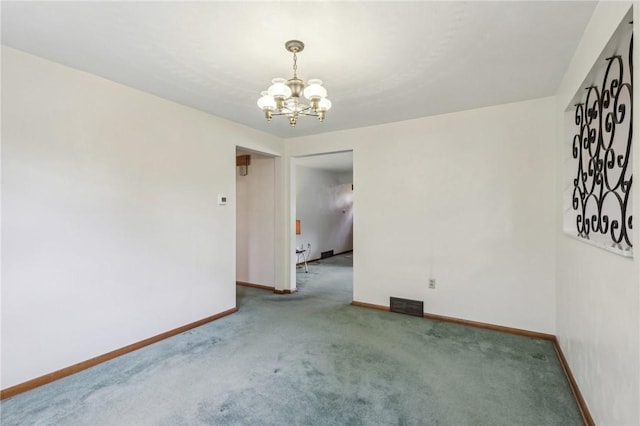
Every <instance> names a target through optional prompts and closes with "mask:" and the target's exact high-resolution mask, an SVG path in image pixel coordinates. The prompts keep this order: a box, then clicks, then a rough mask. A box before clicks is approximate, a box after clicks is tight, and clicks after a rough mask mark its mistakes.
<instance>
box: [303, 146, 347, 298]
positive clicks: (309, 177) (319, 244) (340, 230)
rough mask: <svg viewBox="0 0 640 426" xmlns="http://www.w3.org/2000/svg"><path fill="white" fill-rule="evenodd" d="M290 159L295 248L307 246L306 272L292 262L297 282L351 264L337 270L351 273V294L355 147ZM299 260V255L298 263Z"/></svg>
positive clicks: (308, 281)
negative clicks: (292, 166) (345, 270)
mask: <svg viewBox="0 0 640 426" xmlns="http://www.w3.org/2000/svg"><path fill="white" fill-rule="evenodd" d="M294 164H295V167H294V170H295V171H294V172H295V178H294V179H293V181H295V185H293V186H294V187H292V192H294V194H295V220H296V228H295V229H296V235H295V248H296V252H300V251H305V253H304V255H303V257H304V258H306V259H307V263H308V265H307V267H308V272H307V268H305V267H304V265H293V266H294V267H296V266H297V268H296V273H295V277H296V288H298V289H299V286H300V285H312V283H313V282H317V283H320V282H323V281H322V278H323V277H319V276H316V275H317V274H321V273H322V271H329V270H333V271H336V269H335V268H333V269H331V268H329V267H328V265H332V264H333V265H338V264H339V265H341V266H344V267H347V266H348V267H350V268H351V271H350V273H349V274H343V275H340V276H341V277H349V278H348V281H349V282H348V283H346V285H348V291H349V294H350V297H351V300H353V278H352V277H353V273H352V269H353V267H352V265H353V249H354V246H353V222H354V216H353V214H354V208H353V199H354V197H353V194H354V191H353V190H354V185H353V151H344V152H335V153H325V154H319V155H312V156H304V157H296V158H294ZM294 194H292V198H293V195H294ZM300 260H302V259H300V256H297V259H296V263H298V261H300ZM320 265H322V267H318V266H320ZM327 273H328V272H327ZM324 278H326V277H324ZM340 279H341V280H342V281H344V278H340ZM299 290H300V289H299Z"/></svg>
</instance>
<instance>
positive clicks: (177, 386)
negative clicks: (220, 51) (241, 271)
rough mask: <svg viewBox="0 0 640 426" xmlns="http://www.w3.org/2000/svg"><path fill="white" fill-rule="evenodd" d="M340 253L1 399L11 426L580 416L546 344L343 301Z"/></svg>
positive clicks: (345, 289) (451, 421) (569, 419)
mask: <svg viewBox="0 0 640 426" xmlns="http://www.w3.org/2000/svg"><path fill="white" fill-rule="evenodd" d="M351 262H352V259H351V258H350V257H346V256H337V257H334V258H331V259H326V260H323V261H322V262H317V263H314V264H312V265H310V267H309V268H310V271H309V274H305V273H304V271H303V270H298V290H299V291H298V293H296V294H294V295H275V294H272V293H270V292H268V291H264V290H258V289H253V288H246V287H238V289H237V291H238V293H237V294H238V308H239V312H238V313H236V314H234V315H231V316H228V317H225V318H223V319H220V320H218V321H215V322H213V323H209V324H207V325H204V326H202V327H199V328H197V329H193V330H191V331H189V332H186V333H183V334H181V335H178V336H175V337H172V338H169V339H167V340H164V341H162V342H159V343H157V344H154V345H151V346H148V347H146V348H143V349H141V350H138V351H136V352H133V353H130V354H128V355H125V356H122V357H120V358H117V359H114V360H112V361H109V362H107V363H104V364H101V365H99V366H96V367H94V368H91V369H89V370H86V371H83V372H81V373H78V374H76V375H74V376H71V377H68V378H65V379H62V380H59V381H57V382H54V383H51V384H49V385H46V386H43V387H41V388H38V389H36V390H33V391H31V392H27V393H24V394H22V395H18V396H16V397H14V398H10V399H8V400H5V401H3V402H2V404H1V406H0V407H1V410H2V411H1V420H2V421H1V423H2V425H3V426H9V425H91V426H98V425H118V426H120V425H574V424H575V425H578V424H582V422H581V418H580V415H579V412H578V409H577V406H576V404H575V401H574V399H573V397H572V394H571V391H570V389H569V387H568V385H567V382H566V379H565V377H564V375H563V373H562V370H561V367H560V364H559V362H558V360H557V358H556V355H555V352H554V349H553V347H552V345H551V343H550V342H547V341H543V340H538V339H530V338H526V337H520V336H513V335H509V334H503V333H498V332H493V331H488V330H482V329H477V328H471V327H466V326H461V325H455V324H449V323H442V322H437V321H431V320H425V319H421V318H416V317H410V316H406V315H399V314H392V313H388V312H381V311H375V310H369V309H364V308H358V307H354V306H351V305H349V303H350V302H351V296H352V293H351V280H352V278H351V277H352V267H351V265H352V263H351Z"/></svg>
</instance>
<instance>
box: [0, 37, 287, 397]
mask: <svg viewBox="0 0 640 426" xmlns="http://www.w3.org/2000/svg"><path fill="white" fill-rule="evenodd" d="M282 143H283V142H282V141H281V140H280V139H277V138H274V137H271V136H268V135H265V134H263V133H260V132H257V131H254V130H250V129H247V128H245V127H243V126H239V125H236V124H233V123H230V122H228V121H225V120H222V119H218V118H216V117H213V116H210V115H208V114H205V113H202V112H199V111H196V110H193V109H190V108H186V107H184V106H181V105H178V104H175V103H172V102H169V101H166V100H162V99H160V98H157V97H154V96H151V95H148V94H146V93H143V92H140V91H137V90H133V89H130V88H127V87H125V86H122V85H119V84H116V83H113V82H110V81H108V80H104V79H102V78H99V77H96V76H93V75H90V74H87V73H84V72H80V71H76V70H73V69H70V68H67V67H64V66H61V65H58V64H55V63H52V62H49V61H46V60H43V59H39V58H37V57H34V56H30V55H27V54H24V53H22V52H19V51H17V50H13V49H10V48H6V47H3V48H2V154H3V155H2V208H3V212H2V213H3V214H2V231H3V232H2V388H3V389H4V388H7V387H10V386H12V385H15V384H18V383H21V382H24V381H26V380H29V379H32V378H35V377H38V376H40V375H43V374H46V373H50V372H52V371H55V370H58V369H60V368H64V367H67V366H69V365H72V364H75V363H77V362H80V361H84V360H86V359H89V358H91V357H94V356H97V355H100V354H103V353H106V352H109V351H111V350H114V349H116V348H119V347H122V346H125V345H128V344H131V343H134V342H137V341H140V340H142V339H145V338H147V337H150V336H153V335H156V334H158V333H162V332H165V331H167V330H171V329H173V328H176V327H179V326H182V325H185V324H187V323H190V322H193V321H196V320H199V319H202V318H205V317H207V316H210V315H213V314H217V313H219V312H222V311H224V310H227V309H230V308H233V307H234V306H235V285H234V282H235V273H236V271H235V221H236V219H235V160H234V159H235V147H236V145H242V146H246V147H256V148H260V149H261V150H263V151H273V152H275V153H278V154H282V152H281V151H282V149H283V148H282ZM218 194H225V195H227V196H228V197H229V204H228V205H227V206H218V204H217V199H216V198H217V195H218Z"/></svg>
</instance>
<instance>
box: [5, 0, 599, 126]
mask: <svg viewBox="0 0 640 426" xmlns="http://www.w3.org/2000/svg"><path fill="white" fill-rule="evenodd" d="M1 7H2V43H3V44H5V45H7V46H11V47H14V48H17V49H20V50H23V51H26V52H29V53H32V54H35V55H38V56H42V57H45V58H48V59H51V60H53V61H56V62H60V63H63V64H66V65H69V66H71V67H74V68H78V69H81V70H84V71H88V72H90V73H93V74H97V75H100V76H103V77H105V78H108V79H110V80H114V81H117V82H120V83H122V84H125V85H128V86H131V87H135V88H138V89H141V90H144V91H146V92H149V93H153V94H155V95H158V96H161V97H164V98H167V99H171V100H173V101H176V102H179V103H181V104H184V105H189V106H192V107H194V108H197V109H200V110H203V111H207V112H210V113H212V114H215V115H217V116H220V117H224V118H227V119H229V120H232V121H235V122H238V123H242V124H244V125H247V126H250V127H253V128H256V129H259V130H262V131H265V132H269V133H272V134H275V135H279V136H281V137H286V138H289V137H295V136H303V135H309V134H314V133H321V132H326V131H334V130H340V129H347V128H353V127H362V126H368V125H373V124H380V123H385V122H392V121H400V120H406V119H411V118H417V117H423V116H429V115H435V114H442V113H446V112H453V111H460V110H465V109H470V108H477V107H482V106H489V105H495V104H502V103H508V102H515V101H520V100H525V99H531V98H537V97H543V96H549V95H552V94H553V93H554V91H555V89H556V87H557V85H558V84H559V82H560V79H561V77H562V75H563V73H564V71H565V70H566V67H567V65H568V63H569V61H570V59H571V57H572V55H573V52H574V51H575V48H576V46H577V44H578V41H579V39H580V37H581V35H582V33H583V31H584V28H585V26H586V24H587V22H588V20H589V18H590V16H591V14H592V12H593V9H594V7H595V3H593V2H575V1H573V2H556V1H552V2H543V1H531V2H504V1H503V2H402V1H392V2H362V1H353V2H328V1H327V2H286V1H279V2H270V1H262V2H239V1H237V2H112V1H106V2H48V1H47V2H11V1H2V2H1ZM289 39H300V40H302V41H303V42H304V43H305V44H306V48H305V50H304V51H303V52H302V53H300V54H299V59H298V74H299V76H300V77H302V78H303V79H306V80H308V79H310V78H321V79H322V80H323V81H324V82H325V86H326V87H327V89H328V91H329V98H330V99H331V100H332V102H333V108H332V109H331V110H330V111H329V113H328V116H327V119H326V121H325V122H324V123H319V122H317V120H316V119H313V118H307V119H306V120H302V119H301V120H300V122H299V124H298V127H297V128H296V129H291V128H289V125H288V123H285V120H284V119H283V118H282V117H276V118H274V121H273V122H272V123H270V124H268V123H266V122H265V120H264V117H263V115H262V112H261V111H260V110H259V109H258V107H257V106H256V100H257V98H258V97H259V93H260V91H261V90H264V89H265V88H266V87H267V86H268V85H269V84H270V80H271V79H272V78H274V77H278V76H280V77H285V78H289V77H291V73H292V72H291V67H292V58H291V54H290V53H289V52H287V51H286V50H285V49H284V42H285V41H287V40H289Z"/></svg>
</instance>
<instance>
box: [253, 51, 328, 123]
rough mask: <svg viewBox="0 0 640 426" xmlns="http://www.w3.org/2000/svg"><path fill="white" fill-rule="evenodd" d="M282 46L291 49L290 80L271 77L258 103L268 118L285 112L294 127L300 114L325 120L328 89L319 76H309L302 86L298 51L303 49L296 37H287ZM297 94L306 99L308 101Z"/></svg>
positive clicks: (268, 119) (269, 119)
mask: <svg viewBox="0 0 640 426" xmlns="http://www.w3.org/2000/svg"><path fill="white" fill-rule="evenodd" d="M284 47H285V48H286V49H287V50H288V51H289V52H291V53H293V77H292V78H290V79H289V80H285V79H284V78H274V79H273V80H271V83H273V84H272V85H271V86H269V89H268V90H266V91H264V92H262V93H260V95H261V96H262V97H261V98H260V99H258V107H260V109H262V110H263V111H264V116H265V118H266V119H267V121H269V122H270V121H271V118H272V117H273V116H274V115H284V116H286V117H287V118H288V119H289V124H290V125H291V127H296V124H297V123H298V118H299V117H300V116H309V117H318V120H320V121H324V117H325V114H326V112H327V111H328V110H329V108H331V101H330V100H329V99H327V89H325V88H324V87H322V80H318V79H311V80H309V83H308V84H307V86H306V87H305V85H304V81H303V80H301V79H299V78H298V53H300V52H302V50H303V49H304V43H303V42H301V41H299V40H289V41H288V42H286V43H285V44H284ZM300 95H304V97H305V98H306V99H307V100H308V101H309V104H308V105H307V104H306V103H304V100H301V99H300Z"/></svg>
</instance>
